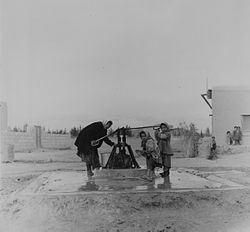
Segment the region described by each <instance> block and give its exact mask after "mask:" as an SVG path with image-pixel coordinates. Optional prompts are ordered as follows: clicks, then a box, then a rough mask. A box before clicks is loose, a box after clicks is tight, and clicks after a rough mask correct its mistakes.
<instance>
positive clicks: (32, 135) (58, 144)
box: [1, 129, 75, 152]
mask: <svg viewBox="0 0 250 232" xmlns="http://www.w3.org/2000/svg"><path fill="white" fill-rule="evenodd" d="M38 139H39V140H41V141H40V144H41V147H37V144H38V143H37V140H38ZM74 141H75V139H72V138H71V137H70V134H48V133H46V132H45V131H41V135H40V136H38V135H37V133H36V130H35V129H32V130H31V131H29V132H13V131H2V132H1V147H4V145H11V144H13V145H14V151H19V152H21V151H32V150H35V149H38V148H44V149H71V148H74Z"/></svg>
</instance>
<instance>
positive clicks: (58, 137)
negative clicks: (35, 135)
mask: <svg viewBox="0 0 250 232" xmlns="http://www.w3.org/2000/svg"><path fill="white" fill-rule="evenodd" d="M73 143H74V140H73V139H72V138H71V137H70V135H69V134H65V135H64V134H63V135H62V134H48V133H45V132H42V148H48V149H68V148H72V147H73Z"/></svg>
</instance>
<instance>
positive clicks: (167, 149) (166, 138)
mask: <svg viewBox="0 0 250 232" xmlns="http://www.w3.org/2000/svg"><path fill="white" fill-rule="evenodd" d="M155 138H156V140H157V142H158V146H159V149H160V154H161V158H162V165H163V172H162V173H160V175H161V176H162V177H167V176H169V172H170V168H171V156H173V151H172V148H171V145H170V140H171V132H170V129H169V126H168V124H167V123H161V125H160V129H159V130H157V131H156V132H155Z"/></svg>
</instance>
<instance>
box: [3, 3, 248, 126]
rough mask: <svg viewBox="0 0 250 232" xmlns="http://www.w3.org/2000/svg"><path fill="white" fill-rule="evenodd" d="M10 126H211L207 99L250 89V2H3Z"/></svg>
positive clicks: (6, 97) (5, 74) (4, 85)
mask: <svg viewBox="0 0 250 232" xmlns="http://www.w3.org/2000/svg"><path fill="white" fill-rule="evenodd" d="M1 9H2V13H3V17H2V19H3V21H2V32H3V33H2V39H1V40H2V44H3V47H2V51H3V53H2V54H3V55H2V58H1V61H2V65H1V72H0V74H1V96H0V100H2V101H7V103H8V109H9V125H10V126H15V125H17V126H22V125H23V124H24V123H26V122H27V123H29V124H31V125H33V124H40V125H43V126H45V127H46V128H52V129H56V128H65V127H66V128H71V127H72V126H75V125H76V126H77V125H86V124H87V123H89V122H92V121H95V120H105V119H111V120H113V121H114V122H115V124H114V127H116V126H118V125H119V126H122V125H124V124H129V125H131V126H141V125H144V124H156V123H158V122H161V121H167V122H169V123H170V124H173V125H177V124H178V123H179V122H182V121H186V122H188V123H190V122H194V123H195V124H196V125H197V126H198V127H199V128H200V129H204V128H206V127H207V126H210V118H209V116H208V115H209V114H210V113H211V112H210V110H209V108H208V106H207V105H206V104H205V102H204V101H203V100H202V98H201V96H200V94H201V93H204V92H205V91H206V78H208V83H209V87H213V86H218V85H250V78H249V77H250V42H249V41H250V2H249V1H248V0H240V1H238V0H234V1H232V0H224V1H222V0H206V1H202V0H182V1H180V0H154V1H152V0H141V1H139V0H126V1H125V0H123V1H121V0H105V1H103V0H98V1H97V0H36V1H34V0H3V3H2V7H1Z"/></svg>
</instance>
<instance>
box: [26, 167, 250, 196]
mask: <svg viewBox="0 0 250 232" xmlns="http://www.w3.org/2000/svg"><path fill="white" fill-rule="evenodd" d="M211 174H212V173H211ZM145 175H146V170H145V169H129V170H128V169H126V170H125V169H122V170H100V171H98V172H97V173H96V174H95V176H94V177H92V178H88V177H87V176H86V172H79V171H57V172H46V173H44V174H42V175H41V176H39V177H38V178H37V179H36V180H35V181H34V182H32V183H31V184H30V185H29V186H28V187H27V188H26V189H24V190H23V191H22V194H32V195H33V194H46V195H50V194H52V195H54V194H56V195H61V194H89V193H124V192H126V193H129V192H131V193H137V192H157V191H160V192H162V191H166V192H185V191H207V190H222V189H235V188H236V189H239V188H246V187H245V186H244V185H241V184H238V183H235V182H233V181H229V180H227V179H223V178H221V177H218V176H215V175H210V174H207V175H205V176H202V175H195V174H194V173H192V170H191V171H190V172H188V170H183V169H177V170H173V171H171V173H170V176H169V177H168V178H161V177H160V176H159V173H156V175H157V176H156V178H155V179H154V180H153V181H148V180H145V178H144V177H145Z"/></svg>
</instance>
